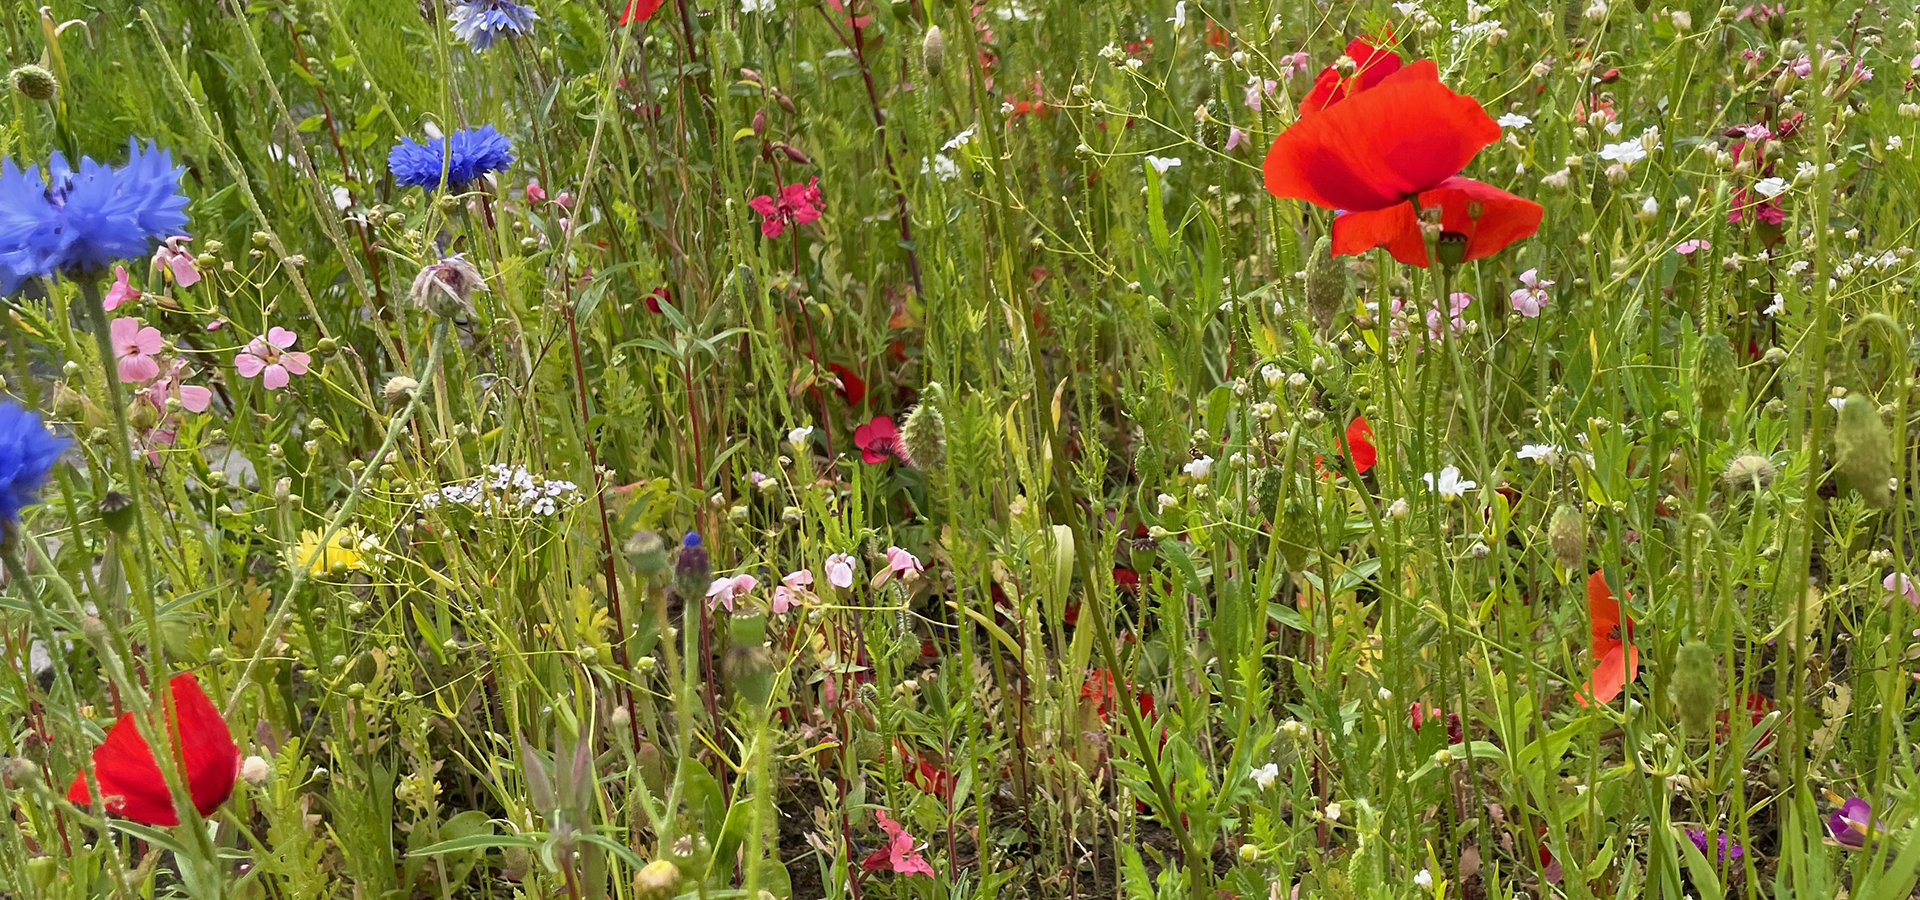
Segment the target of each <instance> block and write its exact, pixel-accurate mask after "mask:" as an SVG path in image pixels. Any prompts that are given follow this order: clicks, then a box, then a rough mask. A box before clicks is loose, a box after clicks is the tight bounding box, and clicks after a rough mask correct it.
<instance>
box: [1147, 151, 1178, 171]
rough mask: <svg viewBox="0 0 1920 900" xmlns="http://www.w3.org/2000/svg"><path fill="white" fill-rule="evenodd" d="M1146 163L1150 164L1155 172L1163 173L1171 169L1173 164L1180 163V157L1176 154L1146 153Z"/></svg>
mask: <svg viewBox="0 0 1920 900" xmlns="http://www.w3.org/2000/svg"><path fill="white" fill-rule="evenodd" d="M1147 165H1150V166H1152V167H1153V170H1154V171H1155V172H1159V173H1160V174H1162V175H1165V174H1167V170H1168V169H1171V168H1173V167H1175V166H1178V165H1180V157H1178V156H1164V157H1162V156H1154V155H1153V154H1147Z"/></svg>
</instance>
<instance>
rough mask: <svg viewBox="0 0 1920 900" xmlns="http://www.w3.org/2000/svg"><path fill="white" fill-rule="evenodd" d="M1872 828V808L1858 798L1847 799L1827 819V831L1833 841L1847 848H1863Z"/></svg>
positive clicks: (1873, 824)
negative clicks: (1831, 835)
mask: <svg viewBox="0 0 1920 900" xmlns="http://www.w3.org/2000/svg"><path fill="white" fill-rule="evenodd" d="M1874 827H1875V823H1874V821H1873V807H1872V806H1870V805H1868V804H1867V801H1865V800H1862V799H1860V798H1859V797H1848V798H1847V802H1845V803H1842V804H1841V805H1840V809H1839V810H1837V811H1835V812H1834V814H1833V815H1832V816H1829V817H1828V818H1827V830H1828V831H1830V832H1832V833H1833V839H1834V840H1836V841H1839V842H1840V843H1841V844H1843V845H1845V846H1848V847H1865V846H1866V845H1867V835H1869V834H1871V833H1873V830H1874Z"/></svg>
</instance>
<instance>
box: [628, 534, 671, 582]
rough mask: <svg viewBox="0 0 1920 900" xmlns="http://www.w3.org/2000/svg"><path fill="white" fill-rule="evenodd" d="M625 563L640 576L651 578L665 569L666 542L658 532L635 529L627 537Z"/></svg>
mask: <svg viewBox="0 0 1920 900" xmlns="http://www.w3.org/2000/svg"><path fill="white" fill-rule="evenodd" d="M626 549H627V564H628V565H631V566H633V571H635V572H637V573H639V575H640V577H642V578H648V579H651V578H653V577H654V576H656V575H659V574H660V573H661V572H664V571H666V569H667V542H666V541H664V540H661V539H660V535H659V533H658V532H653V531H637V532H634V535H633V537H630V538H628V539H627V548H626Z"/></svg>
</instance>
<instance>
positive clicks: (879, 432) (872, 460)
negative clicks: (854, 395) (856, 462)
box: [853, 416, 907, 466]
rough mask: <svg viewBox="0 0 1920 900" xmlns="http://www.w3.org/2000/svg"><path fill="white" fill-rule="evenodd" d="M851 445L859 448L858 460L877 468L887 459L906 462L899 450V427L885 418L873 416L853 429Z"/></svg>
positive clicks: (903, 452)
mask: <svg viewBox="0 0 1920 900" xmlns="http://www.w3.org/2000/svg"><path fill="white" fill-rule="evenodd" d="M853 445H854V446H856V447H859V448H860V459H861V460H862V461H864V462H865V463H866V464H867V465H870V466H877V465H879V464H881V463H883V462H886V461H887V460H888V459H897V460H900V461H901V462H906V461H907V456H906V452H905V451H904V450H902V449H900V426H898V425H895V424H893V420H892V419H891V418H888V417H886V416H874V417H873V418H872V419H871V420H869V421H868V422H867V424H865V425H861V426H858V427H856V428H854V429H853Z"/></svg>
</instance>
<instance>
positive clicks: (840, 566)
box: [826, 553, 853, 591]
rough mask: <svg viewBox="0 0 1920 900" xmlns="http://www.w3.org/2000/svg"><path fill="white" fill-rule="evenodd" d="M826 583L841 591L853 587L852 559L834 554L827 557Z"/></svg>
mask: <svg viewBox="0 0 1920 900" xmlns="http://www.w3.org/2000/svg"><path fill="white" fill-rule="evenodd" d="M826 569H827V583H828V584H831V585H833V586H834V587H837V588H839V589H841V590H843V591H844V590H846V589H847V588H850V587H853V557H852V556H849V555H847V554H845V553H835V554H834V555H832V556H829V557H827V565H826Z"/></svg>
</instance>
